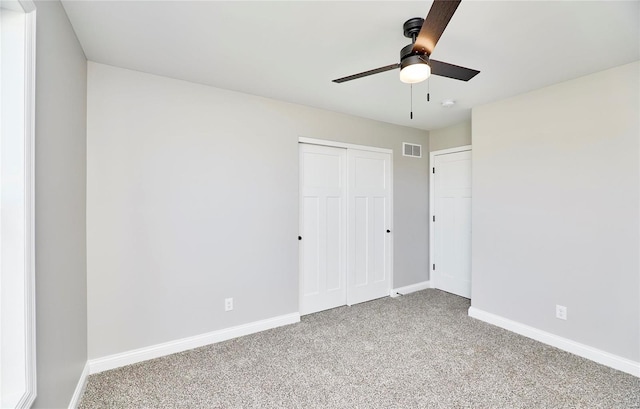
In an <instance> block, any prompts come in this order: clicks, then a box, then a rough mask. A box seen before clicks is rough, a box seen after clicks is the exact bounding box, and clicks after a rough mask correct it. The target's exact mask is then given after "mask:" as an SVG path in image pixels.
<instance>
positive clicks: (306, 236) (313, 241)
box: [299, 144, 347, 314]
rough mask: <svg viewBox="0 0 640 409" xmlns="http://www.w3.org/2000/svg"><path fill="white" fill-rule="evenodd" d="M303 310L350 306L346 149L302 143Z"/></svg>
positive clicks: (301, 305)
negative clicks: (348, 296) (347, 270)
mask: <svg viewBox="0 0 640 409" xmlns="http://www.w3.org/2000/svg"><path fill="white" fill-rule="evenodd" d="M299 149H300V228H301V232H300V235H301V236H302V241H301V242H300V313H301V314H310V313H313V312H317V311H322V310H326V309H329V308H334V307H338V306H341V305H345V304H346V301H347V298H346V297H347V296H346V294H347V293H346V150H345V149H339V148H330V147H325V146H316V145H306V144H300V145H299Z"/></svg>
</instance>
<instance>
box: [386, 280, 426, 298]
mask: <svg viewBox="0 0 640 409" xmlns="http://www.w3.org/2000/svg"><path fill="white" fill-rule="evenodd" d="M427 288H431V281H429V280H427V281H421V282H419V283H415V284H411V285H406V286H404V287H399V288H394V289H393V290H391V294H389V296H390V297H393V298H395V297H399V296H401V295H407V294H411V293H415V292H416V291H421V290H426V289H427Z"/></svg>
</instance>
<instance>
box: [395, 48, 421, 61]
mask: <svg viewBox="0 0 640 409" xmlns="http://www.w3.org/2000/svg"><path fill="white" fill-rule="evenodd" d="M412 55H421V56H426V54H425V53H421V52H419V51H413V44H409V45H407V46H405V47H402V50H400V61H401V62H402V61H403V60H404V59H405V58H408V57H411V56H412Z"/></svg>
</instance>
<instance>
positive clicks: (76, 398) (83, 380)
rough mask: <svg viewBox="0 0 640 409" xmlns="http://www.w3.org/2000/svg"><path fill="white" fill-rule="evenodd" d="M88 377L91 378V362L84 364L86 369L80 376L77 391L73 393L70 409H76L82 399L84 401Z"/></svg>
mask: <svg viewBox="0 0 640 409" xmlns="http://www.w3.org/2000/svg"><path fill="white" fill-rule="evenodd" d="M88 377H89V362H87V363H86V364H84V369H83V370H82V373H81V374H80V379H79V380H78V384H77V385H76V390H75V391H73V396H72V397H71V402H69V409H76V408H77V407H78V405H79V404H80V399H82V395H84V390H85V388H86V387H87V378H88Z"/></svg>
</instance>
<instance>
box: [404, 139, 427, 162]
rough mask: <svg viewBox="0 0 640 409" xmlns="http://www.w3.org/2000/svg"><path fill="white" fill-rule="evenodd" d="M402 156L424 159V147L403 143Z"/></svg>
mask: <svg viewBox="0 0 640 409" xmlns="http://www.w3.org/2000/svg"><path fill="white" fill-rule="evenodd" d="M402 156H411V157H414V158H421V157H422V145H415V144H413V143H407V142H403V143H402Z"/></svg>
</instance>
